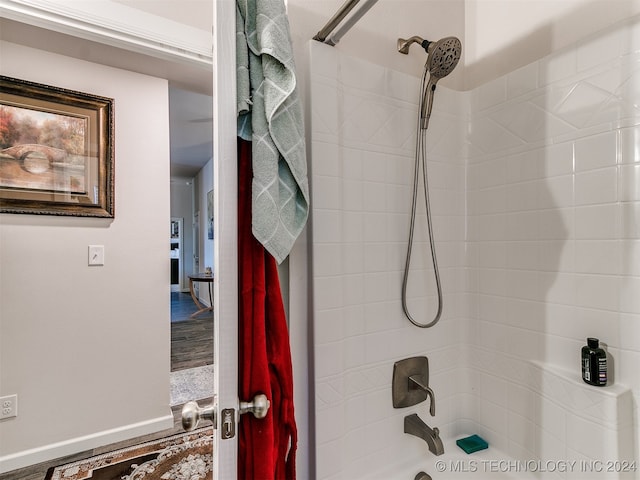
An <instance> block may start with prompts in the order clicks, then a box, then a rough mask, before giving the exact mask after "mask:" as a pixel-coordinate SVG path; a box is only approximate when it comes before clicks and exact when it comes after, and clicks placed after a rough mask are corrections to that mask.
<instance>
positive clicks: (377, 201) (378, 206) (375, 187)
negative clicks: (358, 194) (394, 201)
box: [363, 182, 387, 213]
mask: <svg viewBox="0 0 640 480" xmlns="http://www.w3.org/2000/svg"><path fill="white" fill-rule="evenodd" d="M386 192H387V189H386V187H385V184H384V183H379V182H376V183H374V182H364V184H363V200H364V202H363V210H365V211H367V212H374V213H384V212H386V211H387V195H386Z"/></svg>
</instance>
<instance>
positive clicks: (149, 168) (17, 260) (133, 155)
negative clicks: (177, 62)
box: [0, 42, 172, 470]
mask: <svg viewBox="0 0 640 480" xmlns="http://www.w3.org/2000/svg"><path fill="white" fill-rule="evenodd" d="M0 47H1V51H0V56H1V57H2V74H3V75H9V76H14V77H17V78H22V79H26V80H31V81H35V82H40V83H44V84H48V85H55V86H58V87H63V88H69V89H73V90H78V91H83V92H89V93H93V94H97V95H101V96H106V97H111V98H114V99H115V202H116V203H115V218H114V219H113V220H108V219H90V218H71V217H51V216H35V215H8V214H4V215H2V216H1V217H0V245H1V248H0V264H1V265H2V269H1V275H0V335H1V337H0V395H9V394H17V395H18V413H19V414H18V417H17V418H14V419H9V420H3V421H2V422H0V460H1V462H2V465H1V467H0V469H1V470H8V469H11V468H17V467H19V466H23V465H25V464H30V463H36V462H37V461H40V460H45V459H48V458H53V457H54V456H59V455H63V454H66V453H70V452H76V451H79V450H82V449H85V448H90V447H93V446H97V445H104V444H107V443H109V442H110V441H114V440H119V439H123V438H130V437H131V436H133V435H135V434H140V433H147V432H150V431H155V430H159V429H161V428H165V427H166V426H168V425H171V424H172V417H171V412H170V409H169V370H170V366H169V359H170V354H169V345H170V342H169V308H168V306H169V282H168V278H169V256H168V254H167V242H168V240H167V236H168V225H169V188H168V184H169V144H168V138H169V131H168V86H167V82H166V81H165V80H161V79H157V78H152V77H147V76H143V75H138V74H133V73H130V72H126V71H122V70H117V69H113V68H109V67H104V66H101V65H97V64H92V63H87V62H82V61H78V60H75V59H71V58H68V57H63V56H59V55H53V54H48V53H45V52H42V51H38V50H32V49H29V48H25V47H21V46H18V45H15V44H10V43H7V42H2V43H1V44H0ZM90 244H98V245H104V246H105V265H104V266H103V267H91V268H89V267H88V266H87V246H88V245H90ZM30 449H33V450H30ZM27 450H29V451H28V452H26V451H27ZM23 454H24V455H23ZM25 462H26V463H25Z"/></svg>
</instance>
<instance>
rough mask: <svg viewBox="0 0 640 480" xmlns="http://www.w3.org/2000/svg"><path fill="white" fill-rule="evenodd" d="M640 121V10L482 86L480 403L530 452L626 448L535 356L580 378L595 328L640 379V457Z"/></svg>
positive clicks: (510, 446) (477, 183)
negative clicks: (607, 444) (548, 384)
mask: <svg viewBox="0 0 640 480" xmlns="http://www.w3.org/2000/svg"><path fill="white" fill-rule="evenodd" d="M593 52H600V54H599V55H597V56H596V55H594V53H593ZM639 125H640V20H639V19H637V18H636V19H634V20H632V21H630V22H629V23H627V24H625V25H622V26H618V27H616V28H615V29H613V30H611V31H609V32H605V33H604V34H602V35H595V36H594V37H593V38H592V39H590V40H589V41H588V42H585V43H583V44H581V45H580V46H577V47H575V48H572V49H566V50H564V51H562V52H560V53H558V54H555V55H553V56H551V57H549V58H546V59H543V60H541V61H539V62H536V63H534V64H532V65H529V66H527V67H524V68H523V69H520V70H518V71H515V72H512V73H511V74H508V75H506V76H504V77H502V78H499V79H497V80H495V81H493V82H491V83H490V84H487V85H485V86H482V87H479V88H477V89H476V90H474V91H473V92H472V93H471V114H470V118H469V132H470V135H469V139H468V141H469V142H470V147H469V157H468V167H467V188H468V190H467V200H468V203H467V211H468V218H467V226H468V238H467V240H468V243H467V246H468V248H469V249H470V257H469V258H470V260H471V263H470V264H469V266H470V267H471V268H470V270H469V283H470V285H471V289H470V292H471V296H470V298H471V299H472V306H471V309H472V310H473V311H474V312H475V317H476V318H475V320H474V321H473V322H471V323H470V324H469V328H470V329H471V336H472V338H473V339H474V341H473V343H472V344H471V345H470V352H471V353H470V355H471V356H472V358H473V362H471V363H470V364H469V366H470V368H471V370H472V372H473V373H472V374H471V377H472V378H475V379H476V381H475V382H473V385H472V387H473V388H472V393H473V394H474V395H475V402H474V407H473V408H474V412H473V415H475V419H476V420H477V422H478V424H479V430H480V433H481V434H482V435H484V436H486V437H487V439H488V440H489V442H490V443H492V444H494V445H497V446H498V447H499V448H502V449H504V450H505V451H507V452H508V453H509V454H510V455H512V456H515V457H517V458H525V459H531V458H543V459H545V458H546V459H550V458H556V457H557V455H558V452H564V454H567V455H569V454H571V455H573V456H575V457H576V458H581V459H583V458H587V459H593V458H595V459H597V460H604V461H607V460H617V458H610V457H611V456H612V455H614V452H612V451H611V450H608V451H607V450H601V451H600V452H598V451H593V448H591V449H590V448H589V445H591V446H592V447H593V445H594V444H595V445H598V442H600V441H601V440H602V439H603V438H604V436H603V435H602V434H601V433H602V432H601V429H606V428H608V427H609V426H608V425H607V423H606V421H605V420H604V419H602V420H601V421H599V420H598V418H597V417H596V418H591V419H589V421H588V422H577V421H570V419H571V418H573V417H572V416H569V417H568V416H567V415H568V414H567V407H568V405H569V406H570V405H571V403H570V401H569V400H566V401H563V400H562V399H561V400H559V399H558V398H554V400H549V398H546V397H544V396H541V395H540V392H539V391H538V389H537V386H539V384H540V375H542V373H541V372H542V370H540V369H531V368H529V366H530V363H531V362H537V361H540V362H544V363H546V364H551V365H554V366H556V367H559V368H561V369H565V370H566V371H568V372H569V373H568V376H569V377H570V378H576V379H578V381H580V364H579V357H580V347H581V346H582V345H583V344H584V343H585V340H586V337H588V336H593V337H599V338H600V339H601V341H602V342H604V343H606V345H607V347H608V351H609V353H610V354H611V356H612V357H613V359H614V360H615V364H614V372H612V373H614V374H615V383H616V384H617V385H623V386H627V387H629V388H631V389H632V392H633V398H634V402H633V403H634V405H635V420H634V422H635V431H636V433H635V440H636V441H635V443H636V445H635V459H636V460H637V459H638V458H640V453H639V452H638V443H639V442H638V433H637V432H638V431H639V427H640V422H639V420H638V419H639V417H640V415H639V413H640V412H639V411H638V405H640V370H639V369H638V365H640V300H639V299H640V275H639V273H640V253H639V249H640V229H639V226H640V194H639V192H640V186H639V185H640V126H639ZM616 388H617V387H616ZM586 391H587V393H588V389H587V390H586ZM505 392H506V396H505ZM564 395H565V397H567V398H569V397H568V393H567V391H566V390H564ZM567 402H569V403H567ZM505 407H506V408H505ZM569 408H570V407H569ZM574 408H579V407H578V406H577V405H576V406H575V407H574ZM540 412H542V413H544V415H542V416H541V413H540ZM554 419H555V420H554ZM627 433H628V432H627ZM588 436H591V437H592V438H593V439H594V442H591V443H590V442H586V441H584V438H585V437H588ZM581 438H582V441H578V440H579V439H581ZM554 446H555V447H554ZM627 454H628V452H627ZM632 456H633V455H632ZM627 459H628V460H633V459H634V458H631V459H629V458H627ZM622 460H624V459H622ZM598 478H604V477H598ZM616 478H617V477H616Z"/></svg>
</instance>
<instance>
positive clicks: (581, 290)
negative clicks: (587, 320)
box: [576, 275, 620, 310]
mask: <svg viewBox="0 0 640 480" xmlns="http://www.w3.org/2000/svg"><path fill="white" fill-rule="evenodd" d="M619 288H620V282H619V279H618V277H617V276H612V275H576V305H577V306H579V307H588V308H598V309H601V310H617V309H618V306H619V305H620V301H619V298H618V296H619Z"/></svg>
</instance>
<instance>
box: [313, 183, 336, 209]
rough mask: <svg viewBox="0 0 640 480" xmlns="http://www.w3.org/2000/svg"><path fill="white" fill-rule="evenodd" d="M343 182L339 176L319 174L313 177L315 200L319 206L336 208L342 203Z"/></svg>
mask: <svg viewBox="0 0 640 480" xmlns="http://www.w3.org/2000/svg"><path fill="white" fill-rule="evenodd" d="M341 186H342V182H341V181H340V179H339V178H338V177H326V176H321V175H317V176H315V177H314V179H313V192H314V194H313V200H314V202H315V204H316V206H317V208H322V209H330V210H336V209H338V208H340V205H341V203H342V195H341V193H342V188H341Z"/></svg>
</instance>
